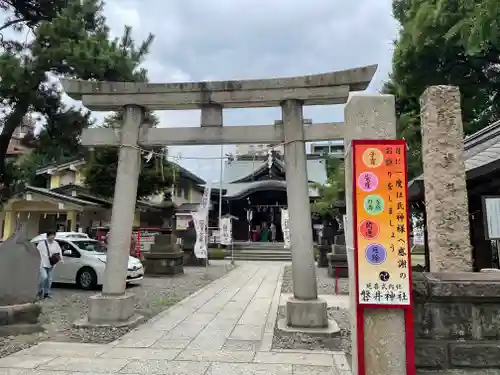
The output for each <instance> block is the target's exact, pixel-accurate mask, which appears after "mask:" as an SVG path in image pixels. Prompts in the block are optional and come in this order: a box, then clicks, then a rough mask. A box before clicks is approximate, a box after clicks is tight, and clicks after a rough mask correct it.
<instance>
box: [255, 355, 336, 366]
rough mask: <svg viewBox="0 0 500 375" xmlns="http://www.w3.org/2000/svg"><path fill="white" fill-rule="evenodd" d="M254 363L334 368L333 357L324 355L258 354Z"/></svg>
mask: <svg viewBox="0 0 500 375" xmlns="http://www.w3.org/2000/svg"><path fill="white" fill-rule="evenodd" d="M254 362H258V363H287V364H290V365H310V366H334V365H335V363H334V361H333V355H331V354H325V353H277V352H259V353H257V355H256V356H255V360H254Z"/></svg>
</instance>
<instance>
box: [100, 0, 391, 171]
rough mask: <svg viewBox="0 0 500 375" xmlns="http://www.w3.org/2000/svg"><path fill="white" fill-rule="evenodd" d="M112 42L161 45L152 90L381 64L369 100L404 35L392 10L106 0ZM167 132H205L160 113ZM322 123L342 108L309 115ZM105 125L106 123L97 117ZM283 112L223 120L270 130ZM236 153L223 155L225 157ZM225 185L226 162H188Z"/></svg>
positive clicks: (310, 3) (365, 1) (285, 2)
mask: <svg viewBox="0 0 500 375" xmlns="http://www.w3.org/2000/svg"><path fill="white" fill-rule="evenodd" d="M105 14H106V16H107V19H108V25H109V26H110V28H111V30H112V33H113V35H115V36H121V35H122V32H123V27H124V25H130V26H132V29H133V36H134V39H135V40H136V41H140V40H142V39H145V38H146V36H147V35H148V33H150V32H151V33H153V34H154V35H155V37H156V39H155V41H154V43H153V45H152V48H151V53H150V54H149V56H148V58H147V60H146V61H145V63H144V66H145V67H146V68H147V69H148V71H149V79H150V81H151V82H157V83H166V82H182V81H201V80H228V79H247V78H271V77H280V76H293V75H304V74H317V73H324V72H329V71H335V70H343V69H348V68H353V67H359V66H364V65H371V64H378V71H377V73H376V75H375V78H374V81H373V82H372V84H371V85H370V87H369V89H368V91H371V92H376V91H378V90H379V89H380V87H381V83H382V82H383V81H384V80H386V79H387V75H388V72H389V70H390V64H391V57H392V51H393V45H392V40H394V39H395V37H396V33H397V25H396V22H395V21H394V20H393V18H392V15H391V0H347V1H346V0H307V1H306V0H168V1H165V0H146V1H145V0H106V7H105ZM158 114H159V115H160V119H161V125H160V126H162V127H174V126H199V123H200V112H199V111H164V112H158ZM304 116H305V118H311V119H312V120H313V121H314V122H329V121H342V120H343V106H323V107H307V108H305V110H304ZM96 117H97V118H101V117H102V115H99V114H96ZM280 118H281V113H280V109H279V108H266V109H233V110H225V111H224V123H225V124H228V125H243V124H249V125H250V124H272V123H273V122H274V120H278V119H280ZM233 151H234V147H232V146H225V147H224V152H225V153H226V152H233ZM169 153H170V154H171V155H178V154H179V153H181V155H182V156H183V157H218V156H219V155H220V147H219V146H198V147H171V148H170V150H169ZM181 164H182V165H183V166H185V167H187V168H188V169H190V170H192V171H193V172H195V173H196V174H198V175H200V176H201V177H203V178H205V179H207V180H208V179H210V180H218V179H219V170H220V169H219V161H218V160H181Z"/></svg>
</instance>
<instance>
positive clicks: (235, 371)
mask: <svg viewBox="0 0 500 375" xmlns="http://www.w3.org/2000/svg"><path fill="white" fill-rule="evenodd" d="M220 374H228V375H229V374H230V375H251V374H256V375H292V365H289V364H264V363H217V362H214V363H213V364H212V366H210V368H209V369H208V371H207V372H206V374H205V375H220Z"/></svg>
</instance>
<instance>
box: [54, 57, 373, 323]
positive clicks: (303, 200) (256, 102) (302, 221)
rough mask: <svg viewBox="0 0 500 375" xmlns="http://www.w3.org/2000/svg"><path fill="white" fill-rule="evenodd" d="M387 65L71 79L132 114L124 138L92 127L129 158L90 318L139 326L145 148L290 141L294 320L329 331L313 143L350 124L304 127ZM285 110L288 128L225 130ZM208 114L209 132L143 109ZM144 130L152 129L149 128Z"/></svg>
mask: <svg viewBox="0 0 500 375" xmlns="http://www.w3.org/2000/svg"><path fill="white" fill-rule="evenodd" d="M376 68H377V66H376V65H371V66H365V67H360V68H354V69H348V70H345V71H339V72H330V73H325V74H317V75H308V76H298V77H288V78H271V79H262V80H241V81H219V82H190V83H167V84H151V83H140V82H88V81H79V80H65V79H62V80H61V82H62V84H63V87H64V89H65V92H66V94H68V95H69V96H70V97H72V98H73V99H76V100H79V99H81V100H82V102H83V105H85V106H86V107H87V108H88V109H90V110H96V111H122V110H124V108H125V111H126V117H125V123H124V125H123V128H122V130H121V139H117V136H116V134H115V132H114V129H104V128H103V129H85V130H84V131H83V133H82V144H83V145H85V146H90V147H99V146H107V147H109V146H118V147H120V148H121V150H120V161H119V169H118V176H117V181H116V188H115V198H114V204H113V218H112V223H111V224H112V228H111V231H112V234H111V243H110V247H109V250H108V264H107V266H106V276H105V280H104V284H105V285H104V289H103V293H102V295H98V296H96V297H92V298H91V301H90V304H91V306H90V310H91V311H90V313H89V322H90V323H96V324H100V323H101V322H102V323H103V324H109V325H123V324H125V322H128V321H129V320H130V319H132V320H133V313H134V309H133V305H134V304H133V298H132V297H131V296H130V295H129V294H127V293H126V292H125V276H126V269H127V267H126V265H127V262H126V259H127V258H126V257H128V251H127V249H128V242H129V241H130V231H131V229H132V221H133V210H134V207H135V194H136V191H137V177H138V169H139V162H138V160H139V150H138V149H137V148H138V145H142V146H143V147H154V146H167V145H197V146H199V145H203V144H216V145H220V144H238V143H266V144H279V143H282V142H284V143H285V162H286V163H287V195H288V207H289V210H290V222H291V244H292V261H293V293H294V297H293V298H291V299H290V300H289V301H288V302H287V324H288V326H292V327H295V328H298V329H301V328H327V327H328V319H327V311H326V307H327V306H326V303H325V302H324V301H321V300H318V298H317V297H318V293H317V285H316V275H315V273H316V272H315V265H314V255H313V254H314V250H313V249H314V248H313V241H312V232H311V219H310V205H309V189H308V178H307V170H306V154H305V142H314V141H322V140H330V139H339V138H343V136H344V129H343V126H342V125H343V124H338V123H329V124H311V125H309V126H306V127H304V124H303V118H302V108H303V106H304V105H331V104H343V103H345V102H346V101H347V99H348V97H349V93H350V92H352V91H360V90H365V89H366V88H367V86H368V85H369V83H370V82H371V80H372V77H373V75H374V73H375V71H376ZM278 106H279V107H281V109H282V117H283V127H279V126H269V125H255V126H229V127H224V126H222V125H223V124H222V118H223V116H222V111H223V109H224V108H255V107H278ZM141 108H147V109H148V110H151V111H154V110H185V109H199V108H201V109H202V122H201V126H200V127H199V128H186V127H177V128H151V129H140V125H141V122H142V114H141V115H140V113H141V111H142V109H141ZM142 130H143V131H142Z"/></svg>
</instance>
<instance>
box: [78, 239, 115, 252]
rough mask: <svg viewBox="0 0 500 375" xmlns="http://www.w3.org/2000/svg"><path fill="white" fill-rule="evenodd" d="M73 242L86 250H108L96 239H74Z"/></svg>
mask: <svg viewBox="0 0 500 375" xmlns="http://www.w3.org/2000/svg"><path fill="white" fill-rule="evenodd" d="M73 243H74V244H75V245H76V246H78V248H79V249H81V250H85V251H93V252H95V253H106V252H107V251H108V249H107V248H106V246H105V245H104V244H102V243H100V242H99V241H96V240H87V241H73Z"/></svg>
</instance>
